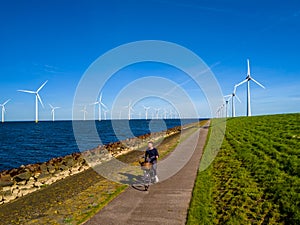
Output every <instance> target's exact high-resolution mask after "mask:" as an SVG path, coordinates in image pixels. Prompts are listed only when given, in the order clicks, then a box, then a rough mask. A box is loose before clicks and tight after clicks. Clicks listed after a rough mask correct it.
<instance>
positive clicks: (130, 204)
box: [85, 128, 208, 225]
mask: <svg viewBox="0 0 300 225" xmlns="http://www.w3.org/2000/svg"><path fill="white" fill-rule="evenodd" d="M207 133H208V129H205V128H200V129H199V130H198V131H196V132H195V133H193V134H192V135H191V136H190V137H188V138H187V139H186V140H185V141H183V142H182V143H180V144H179V145H178V146H177V148H176V150H179V151H177V152H181V154H174V155H172V154H171V155H170V156H172V157H173V159H172V163H169V164H168V169H169V170H172V169H173V170H177V169H178V165H179V166H180V162H181V161H182V159H183V158H184V157H185V156H186V155H188V154H185V153H188V152H189V153H190V154H191V155H192V157H191V158H190V160H189V161H188V163H187V164H186V165H185V166H184V167H183V168H182V169H181V170H180V171H179V172H178V173H176V174H175V175H174V176H172V177H171V178H169V179H167V180H165V181H163V182H160V183H158V184H155V185H151V186H150V188H149V191H141V190H139V189H138V188H133V187H130V188H128V189H126V190H125V191H124V192H123V193H121V194H120V195H119V196H117V197H116V198H115V199H114V200H112V201H111V202H110V203H109V204H108V205H107V206H105V207H104V208H103V209H102V210H101V211H100V212H98V213H97V214H96V215H95V216H93V217H92V218H91V219H90V220H89V221H87V222H86V223H85V224H86V225H110V224H113V225H118V224H120V225H121V224H122V225H124V224H128V225H129V224H130V225H135V224H136V225H137V224H138V225H143V224H152V225H154V224H165V225H169V224H176V225H177V224H185V222H186V216H187V210H188V207H189V202H190V199H191V195H192V190H193V186H194V181H195V179H196V175H197V170H198V166H199V161H200V158H201V155H202V150H203V147H204V145H205V141H206V137H207ZM197 139H198V141H196V143H195V140H197ZM195 144H196V146H197V147H196V149H195V147H194V146H195ZM194 149H195V151H194ZM192 151H194V152H192ZM159 168H160V167H159V164H158V176H159V177H160V176H165V172H166V169H165V168H160V169H159Z"/></svg>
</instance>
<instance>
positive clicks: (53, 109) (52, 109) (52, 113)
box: [49, 104, 60, 122]
mask: <svg viewBox="0 0 300 225" xmlns="http://www.w3.org/2000/svg"><path fill="white" fill-rule="evenodd" d="M49 106H50V108H51V115H52V121H53V122H54V121H55V110H56V109H59V108H60V107H53V106H52V105H51V104H49Z"/></svg>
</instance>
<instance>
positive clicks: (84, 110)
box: [80, 106, 87, 121]
mask: <svg viewBox="0 0 300 225" xmlns="http://www.w3.org/2000/svg"><path fill="white" fill-rule="evenodd" d="M80 111H81V112H83V120H84V121H85V115H86V114H87V111H86V106H84V107H83V109H82V110H80Z"/></svg>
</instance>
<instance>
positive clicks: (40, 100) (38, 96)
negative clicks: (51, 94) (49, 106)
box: [36, 93, 45, 108]
mask: <svg viewBox="0 0 300 225" xmlns="http://www.w3.org/2000/svg"><path fill="white" fill-rule="evenodd" d="M36 96H37V98H38V99H39V102H40V103H41V105H42V107H43V108H45V107H44V104H43V102H42V99H41V97H40V95H39V94H38V93H36Z"/></svg>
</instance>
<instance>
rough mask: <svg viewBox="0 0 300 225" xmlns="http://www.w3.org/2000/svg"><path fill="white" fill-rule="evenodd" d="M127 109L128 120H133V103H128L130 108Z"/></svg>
mask: <svg viewBox="0 0 300 225" xmlns="http://www.w3.org/2000/svg"><path fill="white" fill-rule="evenodd" d="M125 108H128V120H131V110H132V111H134V110H133V108H132V105H131V101H130V102H129V103H128V106H125Z"/></svg>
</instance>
